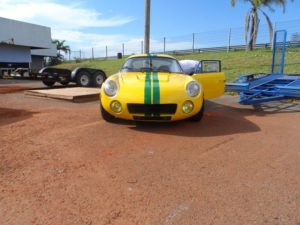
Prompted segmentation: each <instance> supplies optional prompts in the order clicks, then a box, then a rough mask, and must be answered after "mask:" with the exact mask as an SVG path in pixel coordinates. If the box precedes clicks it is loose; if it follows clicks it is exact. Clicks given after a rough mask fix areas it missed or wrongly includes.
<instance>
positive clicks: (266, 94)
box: [226, 30, 300, 105]
mask: <svg viewBox="0 0 300 225" xmlns="http://www.w3.org/2000/svg"><path fill="white" fill-rule="evenodd" d="M279 39H281V40H279ZM273 42H274V44H273V59H272V73H271V74H251V75H243V76H240V77H239V79H238V80H237V81H235V82H233V83H227V84H226V91H227V92H238V93H239V94H240V101H239V102H240V103H241V104H245V105H253V104H259V103H263V102H268V101H275V100H282V99H294V98H300V74H284V73H283V70H284V57H285V45H286V31H284V30H282V31H276V32H275V35H274V41H273Z"/></svg>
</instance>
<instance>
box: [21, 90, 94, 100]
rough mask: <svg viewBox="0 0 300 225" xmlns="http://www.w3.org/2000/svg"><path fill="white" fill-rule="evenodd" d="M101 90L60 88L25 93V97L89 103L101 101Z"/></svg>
mask: <svg viewBox="0 0 300 225" xmlns="http://www.w3.org/2000/svg"><path fill="white" fill-rule="evenodd" d="M99 93H100V89H99V88H83V87H74V88H58V89H40V90H27V91H24V94H25V95H30V96H37V97H46V98H55V99H62V100H68V101H72V102H87V101H94V100H97V99H99Z"/></svg>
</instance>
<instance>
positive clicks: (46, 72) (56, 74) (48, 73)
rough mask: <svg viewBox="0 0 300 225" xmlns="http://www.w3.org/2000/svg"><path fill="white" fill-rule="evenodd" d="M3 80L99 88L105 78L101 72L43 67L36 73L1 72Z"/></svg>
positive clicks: (89, 69) (79, 68) (22, 69)
mask: <svg viewBox="0 0 300 225" xmlns="http://www.w3.org/2000/svg"><path fill="white" fill-rule="evenodd" d="M3 71H5V73H2V77H3V78H12V79H24V80H41V81H42V82H43V83H44V84H45V85H46V86H48V87H52V86H53V85H54V84H55V83H56V82H57V83H60V84H62V85H68V84H69V83H76V84H77V85H78V86H81V87H100V86H101V85H102V83H103V82H104V81H105V80H106V78H107V76H106V74H105V72H104V71H103V70H100V69H93V68H83V67H77V68H75V69H74V70H69V69H62V68H54V67H44V68H42V69H41V70H40V71H39V72H38V73H31V72H29V70H28V69H27V68H17V69H15V70H6V68H5V69H4V70H3Z"/></svg>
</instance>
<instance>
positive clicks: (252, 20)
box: [231, 0, 293, 50]
mask: <svg viewBox="0 0 300 225" xmlns="http://www.w3.org/2000/svg"><path fill="white" fill-rule="evenodd" d="M238 1H243V2H248V3H249V4H250V5H251V8H250V9H249V11H248V12H247V14H246V17H245V34H244V36H245V42H246V45H247V46H248V49H249V50H253V47H254V45H255V43H256V39H257V34H258V28H259V22H260V20H259V15H258V12H261V13H262V14H263V16H264V17H265V19H266V21H267V24H268V27H269V34H270V43H272V40H273V25H272V22H271V20H270V18H269V16H268V15H267V14H266V13H265V12H264V11H263V10H262V9H261V8H262V7H267V8H269V9H270V11H272V12H274V9H273V8H272V5H280V6H282V8H283V12H285V7H286V4H287V1H288V0H231V5H232V6H235V5H236V3H237V2H238ZM291 1H293V0H291ZM248 39H249V42H248Z"/></svg>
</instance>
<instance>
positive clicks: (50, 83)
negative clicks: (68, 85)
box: [42, 80, 55, 87]
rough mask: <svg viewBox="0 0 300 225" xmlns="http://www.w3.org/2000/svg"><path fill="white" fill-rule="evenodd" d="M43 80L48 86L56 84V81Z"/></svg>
mask: <svg viewBox="0 0 300 225" xmlns="http://www.w3.org/2000/svg"><path fill="white" fill-rule="evenodd" d="M42 82H43V84H45V85H46V86H48V87H52V86H53V85H54V84H55V81H46V80H43V81H42Z"/></svg>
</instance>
